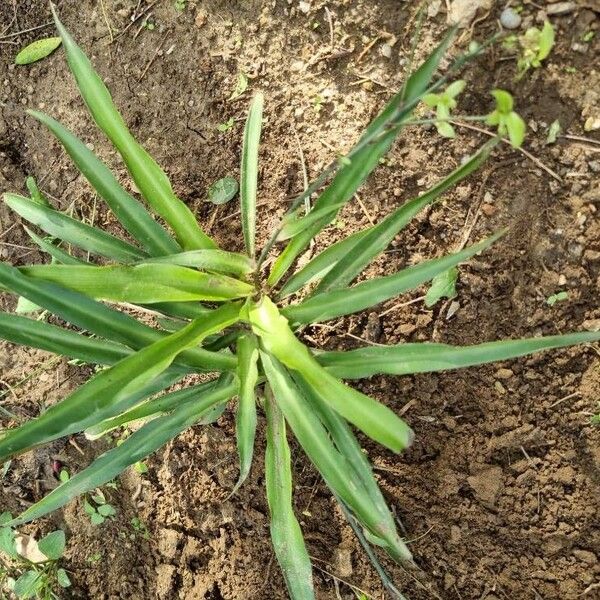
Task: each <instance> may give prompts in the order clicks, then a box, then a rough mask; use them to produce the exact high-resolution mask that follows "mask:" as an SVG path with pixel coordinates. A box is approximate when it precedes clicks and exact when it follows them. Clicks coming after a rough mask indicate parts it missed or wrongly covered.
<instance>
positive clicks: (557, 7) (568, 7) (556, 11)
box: [546, 2, 577, 16]
mask: <svg viewBox="0 0 600 600" xmlns="http://www.w3.org/2000/svg"><path fill="white" fill-rule="evenodd" d="M576 8H577V4H576V3H575V2H556V3H554V4H550V5H548V6H547V7H546V13H547V14H548V15H554V16H556V15H566V14H568V13H570V12H573V11H574V10H575V9H576Z"/></svg>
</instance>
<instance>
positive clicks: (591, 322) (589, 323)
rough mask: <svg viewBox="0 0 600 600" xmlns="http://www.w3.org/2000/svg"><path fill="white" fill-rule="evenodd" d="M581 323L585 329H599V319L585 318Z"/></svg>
mask: <svg viewBox="0 0 600 600" xmlns="http://www.w3.org/2000/svg"><path fill="white" fill-rule="evenodd" d="M582 325H583V328H584V329H585V330H586V331H600V319H587V320H585V321H584V322H583V323H582Z"/></svg>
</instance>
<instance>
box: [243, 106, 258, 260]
mask: <svg viewBox="0 0 600 600" xmlns="http://www.w3.org/2000/svg"><path fill="white" fill-rule="evenodd" d="M263 102H264V100H263V96H262V94H257V95H256V96H255V97H254V99H253V100H252V104H251V105H250V110H249V111H248V118H247V120H246V127H245V129H244V141H243V144H242V165H241V172H240V201H241V205H242V231H243V233H244V242H245V244H246V252H247V253H248V256H250V257H252V258H254V254H255V238H256V189H257V185H258V145H259V143H260V131H261V127H262V112H263Z"/></svg>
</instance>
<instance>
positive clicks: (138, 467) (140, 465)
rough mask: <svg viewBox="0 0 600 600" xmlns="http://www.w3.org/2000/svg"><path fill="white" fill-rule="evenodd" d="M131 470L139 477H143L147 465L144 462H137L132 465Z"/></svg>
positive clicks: (146, 470)
mask: <svg viewBox="0 0 600 600" xmlns="http://www.w3.org/2000/svg"><path fill="white" fill-rule="evenodd" d="M133 469H134V470H135V472H136V473H139V474H140V475H145V474H146V473H147V472H148V465H147V464H146V463H145V462H144V461H142V460H138V461H137V462H136V463H134V464H133Z"/></svg>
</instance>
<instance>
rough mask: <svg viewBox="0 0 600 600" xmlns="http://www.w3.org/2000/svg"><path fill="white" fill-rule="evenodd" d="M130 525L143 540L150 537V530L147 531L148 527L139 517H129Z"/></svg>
mask: <svg viewBox="0 0 600 600" xmlns="http://www.w3.org/2000/svg"><path fill="white" fill-rule="evenodd" d="M131 526H132V527H133V530H134V531H135V533H136V534H138V535H139V536H141V537H143V538H144V539H145V540H149V539H150V532H149V531H148V527H147V526H146V524H145V523H144V522H143V521H142V520H141V519H140V518H139V517H133V518H132V519H131Z"/></svg>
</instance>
